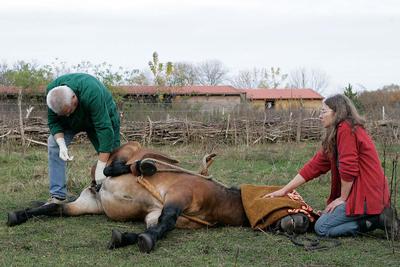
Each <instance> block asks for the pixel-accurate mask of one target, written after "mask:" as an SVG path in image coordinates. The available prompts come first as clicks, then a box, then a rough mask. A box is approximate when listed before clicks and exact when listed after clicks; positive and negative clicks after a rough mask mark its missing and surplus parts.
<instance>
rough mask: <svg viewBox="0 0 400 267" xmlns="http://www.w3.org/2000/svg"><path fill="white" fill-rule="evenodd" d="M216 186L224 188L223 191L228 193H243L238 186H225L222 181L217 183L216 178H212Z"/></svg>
mask: <svg viewBox="0 0 400 267" xmlns="http://www.w3.org/2000/svg"><path fill="white" fill-rule="evenodd" d="M211 181H212V182H213V183H214V184H215V185H216V186H218V187H219V188H220V189H222V191H224V192H226V193H228V194H233V195H239V196H240V195H241V191H240V188H238V187H237V186H231V187H226V186H223V185H222V184H220V183H217V182H216V181H215V180H213V179H212V180H211Z"/></svg>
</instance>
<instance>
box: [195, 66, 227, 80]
mask: <svg viewBox="0 0 400 267" xmlns="http://www.w3.org/2000/svg"><path fill="white" fill-rule="evenodd" d="M196 73H197V76H198V78H199V83H200V84H201V85H219V84H221V83H223V82H224V81H225V79H226V74H227V73H228V70H227V68H226V67H225V66H224V65H223V64H222V62H221V61H218V60H208V61H205V62H203V63H200V64H199V65H198V66H197V68H196Z"/></svg>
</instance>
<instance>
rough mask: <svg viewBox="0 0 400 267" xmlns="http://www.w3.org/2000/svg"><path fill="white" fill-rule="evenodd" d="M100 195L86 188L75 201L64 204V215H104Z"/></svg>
mask: <svg viewBox="0 0 400 267" xmlns="http://www.w3.org/2000/svg"><path fill="white" fill-rule="evenodd" d="M98 194H99V193H96V192H95V191H94V190H93V189H92V188H90V187H88V188H86V189H85V190H83V191H82V193H81V194H80V195H79V197H78V198H77V199H76V200H75V201H73V202H69V203H66V204H64V206H63V215H66V216H79V215H84V214H103V213H104V210H103V206H102V205H101V202H100V200H99V199H98Z"/></svg>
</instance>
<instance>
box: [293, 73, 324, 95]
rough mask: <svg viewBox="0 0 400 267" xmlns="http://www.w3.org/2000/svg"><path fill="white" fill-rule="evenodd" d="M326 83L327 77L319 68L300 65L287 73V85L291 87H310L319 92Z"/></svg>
mask: <svg viewBox="0 0 400 267" xmlns="http://www.w3.org/2000/svg"><path fill="white" fill-rule="evenodd" d="M328 85H329V77H328V75H327V74H326V73H325V72H323V71H321V70H317V69H311V70H307V69H306V68H304V67H302V68H298V69H296V70H294V71H292V72H291V73H290V75H289V86H290V87H292V88H311V89H313V90H315V91H317V92H318V93H320V94H321V93H323V92H324V90H325V89H326V87H327V86H328Z"/></svg>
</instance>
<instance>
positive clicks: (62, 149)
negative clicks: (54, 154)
mask: <svg viewBox="0 0 400 267" xmlns="http://www.w3.org/2000/svg"><path fill="white" fill-rule="evenodd" d="M56 142H57V144H58V147H59V148H60V154H59V155H58V156H59V157H60V159H62V160H63V161H71V160H73V159H74V157H70V156H69V155H68V148H67V146H66V145H65V139H64V138H62V137H61V138H57V139H56Z"/></svg>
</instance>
